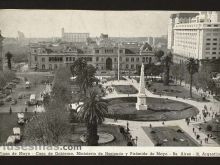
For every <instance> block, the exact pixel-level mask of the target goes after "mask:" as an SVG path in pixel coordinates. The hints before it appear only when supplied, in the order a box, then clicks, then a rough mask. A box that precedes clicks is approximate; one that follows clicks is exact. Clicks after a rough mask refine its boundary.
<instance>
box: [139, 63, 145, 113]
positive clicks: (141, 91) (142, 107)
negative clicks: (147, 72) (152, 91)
mask: <svg viewBox="0 0 220 165" xmlns="http://www.w3.org/2000/svg"><path fill="white" fill-rule="evenodd" d="M146 99H147V96H146V92H145V80H144V64H143V63H142V66H141V75H140V82H139V92H138V95H137V103H136V109H137V110H147V103H146Z"/></svg>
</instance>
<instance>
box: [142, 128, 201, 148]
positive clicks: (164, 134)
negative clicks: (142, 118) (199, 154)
mask: <svg viewBox="0 0 220 165" xmlns="http://www.w3.org/2000/svg"><path fill="white" fill-rule="evenodd" d="M143 130H144V132H145V133H146V134H147V135H148V137H149V138H150V139H151V140H152V142H153V143H154V145H155V146H158V144H160V145H161V146H199V144H198V143H197V142H196V141H195V140H194V139H193V138H191V137H190V136H189V135H188V134H187V133H186V132H183V133H181V132H177V130H181V128H180V127H178V126H170V127H152V128H149V127H143ZM165 139H166V140H167V141H164V140H165ZM180 139H183V140H184V141H181V140H180Z"/></svg>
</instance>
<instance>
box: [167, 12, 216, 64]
mask: <svg viewBox="0 0 220 165" xmlns="http://www.w3.org/2000/svg"><path fill="white" fill-rule="evenodd" d="M168 49H170V50H171V51H172V52H173V54H174V62H177V63H179V62H182V61H185V60H186V59H187V58H195V59H198V60H203V59H217V58H219V57H220V12H217V11H213V12H198V13H177V14H172V15H171V16H170V20H169V25H168Z"/></svg>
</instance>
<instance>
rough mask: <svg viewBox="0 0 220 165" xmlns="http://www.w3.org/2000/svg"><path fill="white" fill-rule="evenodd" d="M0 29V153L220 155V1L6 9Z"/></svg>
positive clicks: (2, 13) (17, 154) (45, 154)
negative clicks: (172, 7) (195, 6)
mask: <svg viewBox="0 0 220 165" xmlns="http://www.w3.org/2000/svg"><path fill="white" fill-rule="evenodd" d="M0 30H1V31H0V155H1V156H28V155H29V156H31V155H37V156H48V155H50V156H204V157H219V156H220V148H219V145H220V12H219V11H159V10H158V11H153V10H141V11H107V10H106V11H104V10H103V11H98V10H36V9H35V10H21V9H13V10H12V9H4V10H3V9H2V10H0ZM201 147H202V149H201Z"/></svg>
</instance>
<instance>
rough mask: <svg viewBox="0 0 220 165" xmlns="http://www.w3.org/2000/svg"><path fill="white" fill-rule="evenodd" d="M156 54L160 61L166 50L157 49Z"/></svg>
mask: <svg viewBox="0 0 220 165" xmlns="http://www.w3.org/2000/svg"><path fill="white" fill-rule="evenodd" d="M154 54H155V56H156V57H157V61H158V62H160V61H161V57H162V56H163V55H164V52H163V51H162V50H157V51H156V52H155V53H154Z"/></svg>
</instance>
